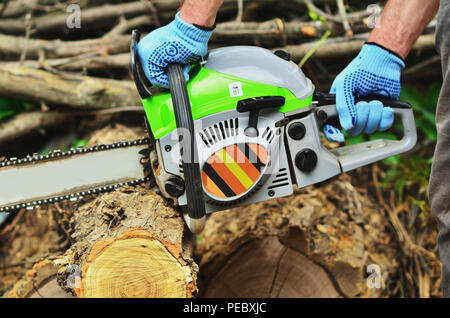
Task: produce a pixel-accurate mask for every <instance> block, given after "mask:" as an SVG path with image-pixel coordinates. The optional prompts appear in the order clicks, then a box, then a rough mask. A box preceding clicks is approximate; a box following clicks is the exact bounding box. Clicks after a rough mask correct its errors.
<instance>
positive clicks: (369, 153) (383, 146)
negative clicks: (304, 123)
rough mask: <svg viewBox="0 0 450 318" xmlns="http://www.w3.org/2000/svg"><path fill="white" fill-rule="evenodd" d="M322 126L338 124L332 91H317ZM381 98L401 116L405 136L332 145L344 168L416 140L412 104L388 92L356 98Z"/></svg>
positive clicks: (388, 154) (389, 153)
mask: <svg viewBox="0 0 450 318" xmlns="http://www.w3.org/2000/svg"><path fill="white" fill-rule="evenodd" d="M316 98H317V99H316V100H317V102H318V103H317V108H316V115H317V118H318V125H319V128H322V126H323V125H324V124H332V125H336V126H339V127H340V125H337V123H338V122H339V120H338V112H337V109H336V96H335V95H331V94H323V93H316ZM374 99H376V100H379V101H381V102H382V103H383V105H384V106H388V107H391V108H392V109H393V110H394V116H400V119H401V121H402V126H403V137H402V139H400V140H372V141H367V142H363V143H360V144H355V145H348V146H343V147H339V148H336V149H332V150H331V152H332V153H334V154H335V155H336V156H337V158H338V160H339V162H340V164H341V167H342V170H343V172H347V171H349V170H353V169H356V168H358V167H361V166H365V165H368V164H371V163H373V162H376V161H379V160H383V159H386V158H388V157H391V156H394V155H397V154H400V153H403V152H406V151H408V150H410V149H412V148H413V147H414V146H415V144H416V141H417V132H416V125H415V122H414V113H413V109H412V107H411V105H410V104H408V103H407V102H403V101H396V100H391V99H388V98H386V97H385V96H379V95H370V96H364V97H360V98H357V99H356V102H358V101H370V100H374Z"/></svg>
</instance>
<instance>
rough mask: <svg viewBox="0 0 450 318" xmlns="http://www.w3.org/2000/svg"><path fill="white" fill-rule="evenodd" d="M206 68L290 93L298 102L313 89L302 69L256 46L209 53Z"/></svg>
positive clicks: (217, 50) (229, 48)
mask: <svg viewBox="0 0 450 318" xmlns="http://www.w3.org/2000/svg"><path fill="white" fill-rule="evenodd" d="M205 67H206V68H208V69H210V70H213V71H216V72H220V73H225V74H228V75H232V76H236V77H239V78H243V79H247V80H251V81H256V82H260V83H264V84H268V85H273V86H277V87H282V88H286V89H288V90H290V91H291V92H292V93H293V94H294V95H295V96H296V97H297V98H298V99H305V98H307V97H309V96H310V95H311V94H312V93H313V91H314V86H313V85H312V83H311V81H310V80H309V79H308V78H307V77H306V76H305V75H304V74H303V72H302V70H301V69H300V68H299V67H298V66H297V65H296V64H295V63H294V62H291V61H286V60H283V59H282V58H280V57H278V56H276V55H275V54H274V53H273V52H272V51H270V50H267V49H264V48H260V47H256V46H229V47H223V48H219V49H213V50H211V51H210V52H209V55H208V59H207V61H206V64H205Z"/></svg>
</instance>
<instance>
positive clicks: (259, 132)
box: [131, 32, 417, 233]
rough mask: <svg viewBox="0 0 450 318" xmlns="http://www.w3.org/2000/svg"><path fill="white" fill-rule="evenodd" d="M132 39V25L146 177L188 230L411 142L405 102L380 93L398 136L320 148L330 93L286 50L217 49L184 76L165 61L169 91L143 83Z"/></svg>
mask: <svg viewBox="0 0 450 318" xmlns="http://www.w3.org/2000/svg"><path fill="white" fill-rule="evenodd" d="M138 40H139V33H138V32H133V37H132V45H131V59H132V60H131V66H132V71H133V75H134V79H135V83H136V87H137V89H138V91H139V94H140V96H141V99H142V103H143V106H144V109H145V113H146V121H147V123H148V127H147V128H148V130H149V133H150V136H151V137H152V139H153V149H152V151H151V153H150V161H151V167H152V169H153V175H154V177H155V180H156V183H157V184H158V187H159V189H160V191H161V193H162V194H163V195H164V196H165V197H166V198H168V199H171V200H173V202H174V203H175V204H177V205H179V206H180V207H181V208H182V209H183V210H184V212H185V213H184V216H185V220H186V223H187V225H188V227H189V228H190V229H191V231H192V232H194V233H199V232H200V231H201V230H202V229H203V226H204V222H205V216H206V214H208V213H213V212H217V211H221V210H227V209H230V208H236V207H239V206H245V205H248V204H252V203H256V202H262V201H266V200H270V199H274V198H279V197H284V196H288V195H291V194H292V193H293V192H294V185H296V186H297V187H299V188H302V187H306V186H309V185H312V184H316V183H318V182H322V181H324V180H327V179H330V178H331V177H334V176H336V175H339V174H341V173H343V172H347V171H350V170H353V169H356V168H358V167H361V166H364V165H367V164H370V163H373V162H376V161H378V160H382V159H385V158H387V157H389V156H392V155H396V154H399V153H402V152H405V151H408V150H409V149H411V148H412V147H413V146H414V145H415V143H416V139H417V136H416V129H415V124H414V115H413V112H412V109H411V107H410V105H408V104H407V103H403V102H399V101H393V100H388V99H386V98H385V97H381V96H378V97H377V99H379V100H381V101H382V102H383V103H384V105H385V106H390V107H392V108H393V109H394V113H395V115H397V116H399V117H400V118H401V120H402V125H403V137H402V139H401V140H381V139H380V140H372V141H367V142H363V143H360V144H356V145H340V146H339V147H337V148H334V149H328V148H326V147H325V146H324V145H323V144H322V138H321V136H320V131H321V129H322V128H323V126H324V125H325V124H326V123H329V124H333V125H339V120H338V114H337V109H336V105H335V96H334V95H328V94H323V93H319V92H315V89H314V85H313V84H312V82H311V81H310V80H309V79H308V78H307V77H306V76H305V75H304V74H303V72H302V71H301V69H300V68H299V67H298V66H297V65H296V64H295V63H293V62H292V61H290V58H289V54H288V53H286V52H283V51H275V52H272V51H270V50H267V49H264V48H260V47H251V46H232V47H225V48H218V49H214V50H211V51H210V52H209V53H208V55H207V56H206V58H205V60H204V61H202V62H201V63H199V64H196V65H193V66H192V67H191V69H190V72H189V77H190V78H189V81H187V83H186V81H185V78H184V75H183V69H182V66H181V65H179V64H170V65H169V66H168V67H167V69H166V73H167V75H168V79H169V85H170V90H169V89H164V88H158V87H151V86H150V85H149V83H148V81H147V80H146V78H145V75H143V72H142V69H141V66H140V63H139V60H138V57H137V53H136V49H135V47H136V43H137V42H138ZM364 98H373V97H367V96H366V97H358V99H360V100H364ZM358 99H357V100H358Z"/></svg>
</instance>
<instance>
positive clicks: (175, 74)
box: [166, 64, 206, 234]
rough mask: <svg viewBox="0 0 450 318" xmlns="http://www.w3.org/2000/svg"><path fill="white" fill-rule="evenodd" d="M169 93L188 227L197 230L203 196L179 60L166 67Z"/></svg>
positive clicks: (200, 227) (200, 225)
mask: <svg viewBox="0 0 450 318" xmlns="http://www.w3.org/2000/svg"><path fill="white" fill-rule="evenodd" d="M166 74H167V77H168V80H169V87H170V94H171V95H172V104H173V111H174V113H175V121H176V124H177V128H178V139H179V143H180V152H181V160H182V165H183V174H184V182H185V190H186V199H187V202H188V204H187V215H188V217H189V218H188V219H187V220H186V221H187V222H186V223H187V225H188V226H189V229H190V230H191V231H192V232H193V233H195V234H198V233H200V232H201V231H202V230H203V227H204V222H205V216H206V209H205V203H204V200H203V187H202V178H201V174H200V165H199V163H198V158H197V157H198V153H197V143H196V140H195V130H194V120H193V118H192V112H191V103H190V101H189V95H188V91H187V87H186V80H185V78H184V73H183V66H182V65H181V64H169V66H168V67H167V68H166Z"/></svg>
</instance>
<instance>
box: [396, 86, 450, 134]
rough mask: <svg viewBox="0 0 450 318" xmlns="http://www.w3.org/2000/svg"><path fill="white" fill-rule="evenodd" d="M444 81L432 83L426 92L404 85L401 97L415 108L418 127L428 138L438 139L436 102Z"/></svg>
mask: <svg viewBox="0 0 450 318" xmlns="http://www.w3.org/2000/svg"><path fill="white" fill-rule="evenodd" d="M441 86H442V82H435V83H432V84H431V85H430V86H429V87H428V89H427V91H426V92H425V94H421V93H420V92H419V90H417V89H415V88H412V87H403V88H402V91H401V94H400V99H401V100H404V101H407V102H409V103H410V104H411V106H412V107H413V109H414V118H415V120H416V127H417V130H418V131H421V132H422V133H423V134H424V135H425V136H426V137H427V138H428V139H430V140H432V141H436V137H437V133H436V119H435V112H436V104H437V101H438V98H439V93H440V90H441Z"/></svg>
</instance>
